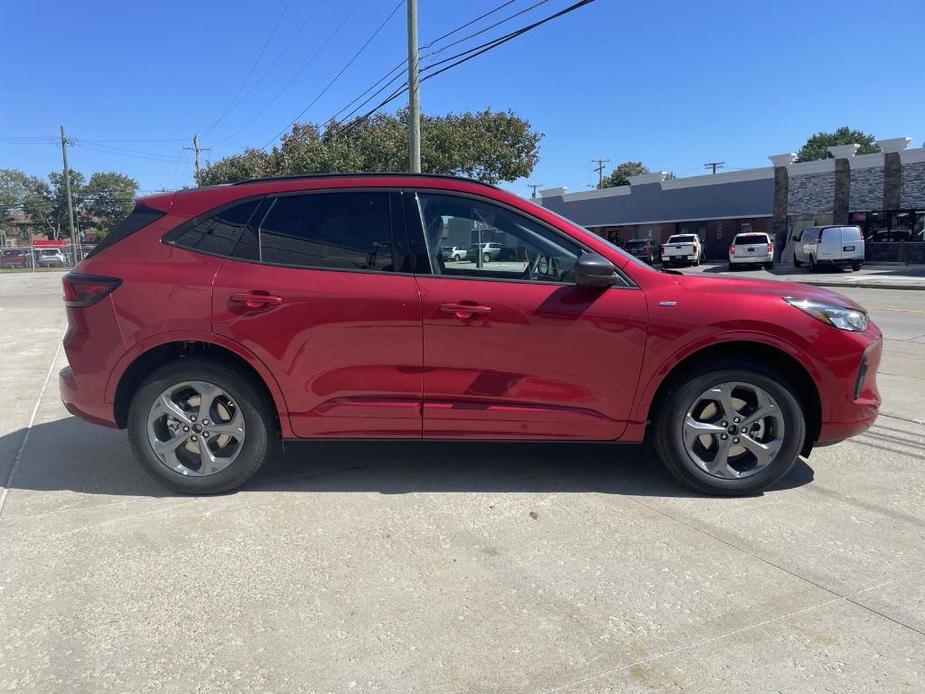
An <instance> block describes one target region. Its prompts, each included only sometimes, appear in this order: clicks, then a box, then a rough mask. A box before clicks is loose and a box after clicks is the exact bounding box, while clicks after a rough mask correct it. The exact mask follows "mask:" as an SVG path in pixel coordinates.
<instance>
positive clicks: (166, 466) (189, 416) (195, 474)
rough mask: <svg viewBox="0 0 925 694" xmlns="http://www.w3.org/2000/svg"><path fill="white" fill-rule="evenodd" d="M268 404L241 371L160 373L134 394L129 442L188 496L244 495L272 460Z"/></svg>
mask: <svg viewBox="0 0 925 694" xmlns="http://www.w3.org/2000/svg"><path fill="white" fill-rule="evenodd" d="M273 421H274V419H273V416H272V414H271V409H270V403H268V402H267V401H266V398H265V397H261V395H260V393H259V392H258V391H257V389H256V388H255V387H254V385H253V384H252V383H251V381H250V380H249V379H247V378H245V377H243V376H242V375H241V374H240V373H238V371H236V370H235V369H233V368H231V367H229V366H226V365H224V364H221V363H217V362H213V361H208V360H203V359H184V360H181V361H177V362H173V363H171V364H168V365H166V366H163V367H161V368H160V369H158V370H157V371H155V372H154V373H153V374H151V376H149V377H148V378H147V379H146V380H145V381H144V383H142V385H141V387H140V388H139V389H138V391H137V392H136V393H135V397H134V398H133V399H132V402H131V405H130V407H129V413H128V435H129V441H130V443H131V445H132V449H133V451H134V452H135V456H136V458H137V459H138V461H139V462H140V463H141V465H142V467H143V468H144V469H145V470H146V471H147V472H148V473H150V474H151V475H152V476H154V478H155V479H157V480H158V481H159V482H161V483H162V484H164V485H166V486H167V487H170V488H171V489H173V490H175V491H178V492H182V493H184V494H219V493H222V492H227V491H230V490H232V489H235V488H237V487H240V486H241V485H242V484H244V483H245V482H246V481H247V480H249V479H250V478H251V477H252V476H253V475H254V473H256V472H257V470H258V469H260V466H261V465H263V463H264V462H265V461H266V459H267V458H268V457H269V453H270V446H269V432H270V431H271V430H272V429H273V426H272V425H273Z"/></svg>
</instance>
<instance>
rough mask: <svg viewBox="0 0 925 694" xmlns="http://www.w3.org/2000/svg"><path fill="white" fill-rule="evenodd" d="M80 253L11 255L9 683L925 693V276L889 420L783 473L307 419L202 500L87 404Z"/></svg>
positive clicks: (893, 354) (7, 332)
mask: <svg viewBox="0 0 925 694" xmlns="http://www.w3.org/2000/svg"><path fill="white" fill-rule="evenodd" d="M59 282H60V276H59V275H57V274H54V273H51V274H35V275H31V274H27V275H23V274H16V275H0V354H2V359H3V362H2V368H0V483H3V484H4V487H3V489H2V491H0V494H2V498H0V690H17V689H18V690H26V691H39V692H59V691H60V692H74V691H93V692H96V691H102V690H115V691H133V692H135V691H168V692H187V691H203V692H211V691H318V692H327V691H334V692H339V691H388V692H404V691H422V692H445V691H466V692H468V691H559V690H566V691H576V692H577V691H586V692H592V691H595V692H597V691H634V692H648V691H669V692H705V691H742V690H749V691H774V692H777V691H780V692H823V691H827V692H828V691H837V692H870V691H883V692H903V691H908V692H920V691H922V690H923V689H925V469H923V468H925V397H923V395H922V393H923V392H925V301H923V300H922V299H923V297H925V294H923V293H921V292H915V291H892V290H888V289H855V288H849V289H846V290H845V293H846V294H849V295H850V296H852V297H853V298H855V299H857V300H859V301H860V302H861V303H862V304H864V305H866V306H867V307H868V308H869V309H870V310H871V313H872V315H873V317H874V319H875V320H876V321H877V322H878V324H879V325H880V326H881V327H882V329H883V330H884V332H885V335H886V349H885V356H884V360H883V363H882V365H881V371H880V376H879V382H880V385H881V390H882V393H883V396H884V404H883V410H882V411H883V416H882V417H881V418H880V419H879V421H878V422H877V424H876V425H875V426H874V427H873V428H872V429H871V430H870V431H869V432H868V433H866V434H864V435H863V436H860V437H858V438H856V439H854V440H852V441H849V442H845V443H843V444H840V445H837V446H833V447H828V448H822V449H818V450H817V451H815V452H814V453H813V455H812V456H811V457H810V458H809V459H808V460H806V461H805V462H801V463H799V464H798V465H797V466H796V468H795V469H794V470H793V472H792V473H791V474H790V475H789V477H788V478H787V479H785V480H784V481H783V482H782V483H781V484H780V485H778V487H776V488H775V489H773V490H771V491H769V492H767V493H765V494H763V495H761V496H758V497H753V498H746V499H717V498H710V497H703V496H698V495H695V494H692V493H689V492H688V491H686V490H685V489H683V488H681V487H679V486H678V485H677V484H676V483H675V482H674V481H673V480H672V479H671V478H670V477H669V476H668V475H667V474H666V473H664V472H663V471H662V469H661V468H660V467H659V466H658V464H657V463H656V461H655V459H654V455H653V454H652V453H651V452H650V451H649V450H648V449H647V448H645V447H637V446H613V445H610V446H608V445H597V444H595V445H590V444H587V445H580V444H553V445H537V444H511V445H499V444H492V443H479V444H447V443H416V444H410V443H389V444H383V443H336V444H333V443H302V444H298V445H291V446H289V447H288V449H287V452H286V453H285V454H281V455H279V456H277V457H276V459H275V460H274V461H273V462H272V464H271V465H269V466H268V468H267V469H265V470H263V471H262V472H261V473H260V474H259V475H258V477H257V478H256V479H255V480H254V481H252V482H251V483H250V484H249V485H248V486H247V487H246V488H245V489H244V490H243V491H241V492H238V493H236V494H231V495H227V496H221V497H212V498H190V497H179V496H173V495H171V494H170V493H168V492H166V491H165V490H164V489H163V488H161V487H159V486H158V485H157V484H156V483H154V482H153V481H152V480H150V479H149V478H148V477H147V476H146V475H145V474H144V473H143V472H142V471H141V470H140V468H139V467H138V466H137V465H136V463H135V462H134V461H133V460H132V456H131V453H130V451H129V448H128V444H127V441H126V437H125V433H124V432H120V431H112V430H107V429H104V428H99V427H94V426H91V425H89V424H85V423H83V422H82V421H80V420H78V419H75V418H73V417H71V416H69V415H68V414H67V413H66V412H65V410H64V409H63V407H62V406H61V405H60V403H59V399H58V393H57V371H58V369H59V368H61V367H62V366H63V365H64V364H65V359H64V355H63V353H62V352H61V351H60V350H59V344H60V338H61V336H62V332H63V330H64V324H65V320H64V312H63V309H62V306H61V303H60V298H59V295H60V284H59Z"/></svg>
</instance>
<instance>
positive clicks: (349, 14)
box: [220, 0, 365, 144]
mask: <svg viewBox="0 0 925 694" xmlns="http://www.w3.org/2000/svg"><path fill="white" fill-rule="evenodd" d="M364 2H365V0H357V2H356V4H354V5H353V7H351V8H350V10H349V11H348V12H347V14H346V15H345V16H344V18H343V19H342V20H341V22H340V24H338V25H337V26H336V27H334V30H333V31H332V32H331V33H330V34H328V37H327V38H326V39H325V40H324V42H323V43H322V44H321V45H320V46H319V47H318V50H316V51H315V52H314V53H312V55H311V57H310V58H309V59H308V60H307V61H305V63H303V64H302V67H300V68H299V70H298V72H296V73H295V74H294V75H293V76H292V79H290V80H289V81H288V82H286V84H285V86H283V88H282V89H280V90H279V91H278V92H277V93H276V96H274V97H273V98H272V99H269V100H268V101H267V102H266V103H264V105H263V107H262V108H261V109H260V110H259V111H257V113H255V114H254V115H253V116H252V117H251V119H250V120H248V121H247V122H246V123H244V125H242V126H241V127H240V128H238V129H237V130H235V131H234V132H233V133H231V135H229V136H228V137H226V138H225V139H224V140H222V141H221V143H220V144H224V143H225V142H228V140H230V139H232V138H233V137H234V136H235V135H237V134H238V133H239V132H241V131H242V130H244V128H246V127H247V126H249V125H250V124H251V123H253V122H254V121H255V120H257V119H258V118H259V117H260V116H262V115H263V114H264V113H265V112H266V110H267V109H268V108H270V106H271V105H273V104H274V103H276V100H277V99H279V97H281V96H282V95H283V94H285V93H286V91H287V90H288V89H289V87H291V86H292V85H293V84H294V83H295V81H296V80H297V79H299V77H301V76H302V73H303V72H305V70H307V69H308V66H309V65H311V64H312V63H313V62H314V61H315V58H317V57H318V56H319V55H320V54H321V52H322V51H323V50H324V49H325V48H327V46H328V44H329V43H330V42H331V40H332V39H333V38H334V37H335V36H336V35H337V32H339V31H340V30H341V28H342V27H343V26H344V25H345V24H346V23H347V21H348V20H349V19H350V18H351V17H352V16H353V13H354V12H356V11H357V9H358V8H359V7H360V5H362V4H363V3H364Z"/></svg>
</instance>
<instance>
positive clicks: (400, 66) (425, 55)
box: [325, 0, 548, 122]
mask: <svg viewBox="0 0 925 694" xmlns="http://www.w3.org/2000/svg"><path fill="white" fill-rule="evenodd" d="M514 2H516V0H508V2H503V3H501V4H500V5H498V6H497V7H495V8H494V9H491V10H489V11H488V12H483V13H482V14H480V15H479V16H478V17H476V18H474V19H470V20H469V21H468V22H465V23H464V24H461V25H460V26H458V27H456V28H455V29H452V30H450V31H448V32H446V33H445V34H442V35H440V36H438V37H437V38H435V39H433V40H431V41H429V42H427V43H425V44H424V45H423V46H421V50H422V51H424V52H423V53H422V54H421V56H420V59H421V60H423V59H424V58H428V57H430V56H436V55H439V54H440V53H441V52H442V51H443V50H445V49H446V48H448V46H444V47H443V48H440V49H437V50H436V51H433V52H431V53H428V52H427V49H428V48H431V47H432V46H434V45H435V44H437V43H439V42H440V41H442V40H443V39H445V38H447V37H449V36H452V35H453V34H457V33H459V32H460V31H462V30H463V29H466V28H468V27H470V26H472V25H473V24H475V23H477V22H479V21H481V20H482V19H485V18H486V17H489V16H491V15H492V14H494V13H495V12H499V11H500V10H503V9H504V8H505V7H507V6H508V5H511V4H513V3H514ZM545 2H548V0H542V1H541V2H538V3H536V4H534V5H531V6H530V7H528V8H526V9H524V10H521V11H520V12H515V13H514V14H512V15H509V16H507V17H505V18H504V19H502V20H500V21H499V22H495V23H494V24H492V25H490V26H488V27H485V28H484V29H481V30H480V31H477V32H475V33H474V34H470V35H469V36H467V37H466V38H465V39H460V41H463V40H468V39H470V38H472V37H474V36H478V35H479V34H483V33H485V32H486V31H490V30H491V29H493V28H495V27H497V26H498V25H500V24H504V23H505V22H508V21H510V20H511V19H514V18H515V17H518V16H519V15H522V14H524V13H525V12H529V11H530V10H532V9H533V8H535V7H538V6H539V5H542V4H543V3H545ZM456 43H459V41H456V42H454V43H453V44H450V45H455V44H456ZM407 64H408V59H407V58H405V59H404V60H402V61H401V62H400V63H398V64H397V65H396V66H395V67H393V68H392V69H391V70H389V71H388V72H387V73H385V75H383V76H382V77H380V78H379V79H378V80H376V81H375V82H374V83H373V84H372V85H371V86H369V87H367V88H366V90H365V91H363V92H362V93H361V94H360V95H359V96H357V97H355V98H354V99H353V100H352V101H351V102H350V103H348V104H347V105H346V106H344V107H343V108H342V109H341V110H340V111H338V112H337V113H335V114H334V115H333V116H331V117H330V118H328V120H327V121H325V122H330V121H332V120H335V119H336V118H338V117H339V116H340V115H341V114H342V113H343V112H344V111H346V110H347V109H348V108H350V107H351V106H353V105H354V104H355V103H356V102H357V101H359V100H360V99H362V98H363V97H364V96H366V95H367V94H369V92H371V91H372V90H373V89H375V88H376V87H377V86H378V85H380V84H382V82H383V81H386V80H387V81H386V84H384V85H383V86H382V87H380V88H379V89H378V90H377V91H376V92H375V93H374V94H371V95H370V96H369V97H368V98H367V99H366V100H364V101H363V102H362V103H361V104H359V105H358V106H356V107H355V108H354V109H353V110H352V111H351V112H350V113H348V114H347V115H346V116H345V117H344V119H343V120H348V119H349V118H350V117H351V116H352V115H353V114H354V113H356V112H357V111H359V110H360V109H361V108H363V107H364V106H365V105H366V104H368V103H369V102H370V101H372V100H373V99H375V98H376V97H377V96H378V95H379V94H381V93H382V92H384V91H385V90H386V89H388V87H389V85H390V84H392V83H393V82H395V80H397V79H399V78H401V76H402V74H401V71H402V70H403V69H404V68H405V66H406V65H407ZM393 73H395V74H394V76H392V77H391V79H389V76H390V75H393Z"/></svg>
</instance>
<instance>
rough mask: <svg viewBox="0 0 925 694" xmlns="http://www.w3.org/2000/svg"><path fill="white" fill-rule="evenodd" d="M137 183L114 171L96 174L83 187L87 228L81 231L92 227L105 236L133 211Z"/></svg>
mask: <svg viewBox="0 0 925 694" xmlns="http://www.w3.org/2000/svg"><path fill="white" fill-rule="evenodd" d="M137 192H138V181H136V180H135V179H134V178H129V177H128V176H126V175H125V174H120V173H117V172H115V171H97V172H96V173H94V174H93V175H92V176H90V180H89V181H87V185H86V186H84V187H83V189H82V191H81V193H82V195H83V203H82V205H81V212H82V216H84V215H85V218H86V220H87V225H86V226H85V225H84V223H83V222H82V223H81V229H86V228H87V227H91V228H95V229H97V230H98V231H99V234H100V236H105V235H106V234H108V233H109V232H110V230H111V229H112V228H113V227H114V226H115V225H116V224H118V223H119V222H120V221H121V220H122V219H123V218H124V217H125V216H126V215H127V214H128V213H129V212H131V211H132V206H133V203H134V198H135V195H136V194H137Z"/></svg>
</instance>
